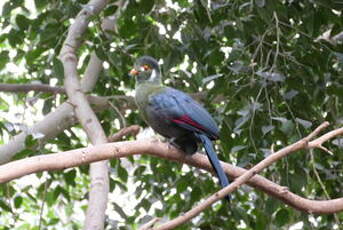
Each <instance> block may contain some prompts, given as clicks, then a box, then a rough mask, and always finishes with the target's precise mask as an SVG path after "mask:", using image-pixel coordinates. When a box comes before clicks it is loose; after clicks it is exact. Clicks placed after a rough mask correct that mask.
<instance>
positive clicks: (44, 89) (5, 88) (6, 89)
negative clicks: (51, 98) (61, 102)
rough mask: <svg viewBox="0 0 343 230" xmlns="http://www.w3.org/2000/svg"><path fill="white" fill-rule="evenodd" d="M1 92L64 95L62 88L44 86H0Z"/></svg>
mask: <svg viewBox="0 0 343 230" xmlns="http://www.w3.org/2000/svg"><path fill="white" fill-rule="evenodd" d="M0 91H1V92H14V93H27V92H30V91H37V92H43V93H53V94H57V93H65V90H64V88H62V87H55V86H50V85H46V84H0Z"/></svg>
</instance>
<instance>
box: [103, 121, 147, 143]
mask: <svg viewBox="0 0 343 230" xmlns="http://www.w3.org/2000/svg"><path fill="white" fill-rule="evenodd" d="M140 128H141V127H139V125H131V126H129V127H126V128H123V129H121V130H119V131H118V132H117V133H115V134H113V135H112V136H110V137H108V138H107V140H108V142H115V141H121V140H122V139H123V137H124V136H127V135H132V136H136V135H137V134H138V132H139V130H140Z"/></svg>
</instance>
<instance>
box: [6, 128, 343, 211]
mask: <svg viewBox="0 0 343 230" xmlns="http://www.w3.org/2000/svg"><path fill="white" fill-rule="evenodd" d="M337 135H343V131H341V132H340V133H339V134H338V133H337ZM314 141H315V140H314ZM310 143H311V142H310ZM291 146H293V147H294V144H293V145H291ZM293 147H292V148H293ZM287 148H289V147H287ZM142 153H146V154H150V155H153V156H156V157H161V158H165V159H167V160H172V161H176V162H180V163H186V164H188V165H192V166H194V167H198V168H202V169H205V170H207V171H210V172H213V171H212V170H213V169H212V166H211V164H210V163H209V161H208V159H207V157H206V156H205V155H203V154H198V153H197V154H195V155H193V156H188V155H185V154H184V153H182V152H181V151H179V150H177V149H175V148H173V147H171V146H170V145H168V144H164V143H161V142H159V141H124V142H116V143H108V144H103V145H97V146H91V147H87V148H82V149H75V150H71V151H67V152H61V153H55V154H47V155H40V156H34V157H30V158H26V159H22V160H18V161H13V162H10V163H7V164H5V165H2V166H0V183H5V182H8V181H10V180H13V179H15V178H19V177H21V176H24V175H28V174H30V173H37V172H42V171H51V170H63V169H66V168H70V167H76V166H79V165H83V164H89V163H91V162H95V161H100V160H105V159H110V158H120V157H127V156H130V155H134V154H142ZM222 165H223V168H224V170H225V172H226V173H227V174H228V175H229V176H230V177H233V178H237V177H239V176H241V175H243V174H244V173H246V172H247V170H245V169H243V168H239V167H236V166H232V165H230V164H227V163H223V162H222ZM248 185H251V186H253V187H255V188H258V189H260V190H262V191H264V192H266V193H268V194H269V195H271V196H273V197H275V198H277V199H279V200H281V201H283V202H285V203H286V204H288V205H290V206H292V207H294V208H296V209H298V210H300V211H303V212H308V213H316V214H329V213H335V212H339V211H343V198H339V199H333V200H327V201H316V200H309V199H305V198H302V197H300V196H298V195H296V194H293V193H292V192H290V191H288V190H287V188H285V187H283V186H280V185H277V184H275V183H273V182H271V181H269V180H268V179H266V178H264V177H262V176H259V175H255V176H253V177H252V178H251V179H250V180H249V181H248Z"/></svg>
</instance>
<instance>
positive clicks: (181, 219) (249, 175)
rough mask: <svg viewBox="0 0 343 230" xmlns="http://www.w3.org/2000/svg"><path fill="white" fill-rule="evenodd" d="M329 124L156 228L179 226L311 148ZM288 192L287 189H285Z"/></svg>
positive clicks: (158, 229) (270, 157) (165, 229)
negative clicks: (276, 164) (285, 159)
mask: <svg viewBox="0 0 343 230" xmlns="http://www.w3.org/2000/svg"><path fill="white" fill-rule="evenodd" d="M328 126H329V122H324V123H323V124H321V125H320V126H319V127H317V128H316V129H315V130H314V131H313V132H312V133H310V134H309V135H308V136H307V137H305V138H303V139H301V140H299V141H297V142H296V143H294V144H291V145H289V146H287V147H284V148H282V149H281V150H279V151H277V152H275V153H273V154H271V155H269V156H268V157H267V158H265V159H264V160H262V161H261V162H259V163H258V164H257V165H255V166H254V167H252V168H251V169H249V170H247V171H246V172H244V173H243V175H241V176H240V177H238V178H237V179H236V180H235V181H234V182H232V183H231V184H230V185H228V186H226V187H225V188H223V189H221V190H219V191H218V192H216V193H214V194H213V195H211V196H210V197H208V198H207V199H206V200H205V201H204V202H202V203H200V204H199V205H197V206H196V207H194V208H192V209H191V210H189V211H188V212H186V213H184V214H183V215H181V216H178V217H177V218H175V219H173V220H171V221H168V222H167V223H165V224H163V225H160V226H158V227H157V228H155V229H156V230H167V229H174V228H175V227H177V226H180V225H182V224H184V223H186V222H188V221H189V220H191V219H192V218H194V217H196V216H197V215H199V214H200V213H201V212H202V211H204V210H205V209H206V208H208V207H209V206H211V205H212V204H214V203H215V202H216V201H218V200H220V199H223V198H224V197H225V196H226V195H227V194H229V193H231V192H233V191H234V190H237V189H238V188H239V187H240V186H241V185H242V184H244V183H246V182H247V181H249V180H250V179H251V178H252V177H253V176H255V175H256V174H258V173H259V172H261V171H262V170H263V169H265V168H266V167H268V166H269V165H271V164H272V163H274V162H276V161H278V160H280V159H281V158H283V157H285V156H287V155H289V154H291V153H293V152H296V151H299V150H301V149H307V148H309V147H308V146H309V145H308V143H309V141H310V140H311V139H312V138H313V137H315V136H317V135H318V134H319V132H320V131H322V130H323V129H324V128H326V127H328ZM337 133H338V134H342V133H343V132H342V133H340V132H337ZM285 192H286V191H285Z"/></svg>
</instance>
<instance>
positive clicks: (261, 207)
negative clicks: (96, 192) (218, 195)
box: [0, 0, 343, 230]
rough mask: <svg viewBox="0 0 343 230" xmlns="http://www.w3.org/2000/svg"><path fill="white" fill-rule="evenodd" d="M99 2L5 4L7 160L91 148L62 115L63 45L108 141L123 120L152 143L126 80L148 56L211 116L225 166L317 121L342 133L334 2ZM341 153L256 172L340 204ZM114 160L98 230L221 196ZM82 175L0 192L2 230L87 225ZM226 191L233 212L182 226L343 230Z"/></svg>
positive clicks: (1, 54) (248, 194)
mask: <svg viewBox="0 0 343 230" xmlns="http://www.w3.org/2000/svg"><path fill="white" fill-rule="evenodd" d="M97 2H101V1H99V0H98V1H94V0H93V1H90V2H88V1H86V0H82V1H66V0H61V1H47V0H34V1H28V0H11V1H4V2H3V3H0V6H1V5H2V12H1V18H0V30H1V34H0V75H1V76H0V79H1V80H0V83H2V84H0V144H1V145H2V146H0V162H2V163H3V164H4V163H6V162H8V161H13V160H18V159H23V158H28V157H31V156H34V155H40V154H49V153H56V152H62V151H67V150H72V149H77V148H81V147H85V146H88V145H90V143H93V144H96V143H97V142H96V141H95V142H94V141H90V139H89V134H88V133H87V134H88V138H87V135H86V134H85V131H84V130H85V128H84V124H83V123H82V122H81V124H82V125H80V123H79V122H78V120H77V118H76V117H78V114H77V112H76V117H75V114H74V112H73V109H72V108H69V107H67V106H70V104H68V102H67V101H68V96H67V94H68V90H67V94H66V93H65V90H64V86H65V82H68V81H65V78H66V72H65V71H66V65H64V64H65V63H62V62H63V61H65V60H63V57H62V58H61V53H62V52H61V50H63V49H62V48H63V47H67V48H68V46H70V47H71V48H75V49H76V50H77V51H76V57H77V72H76V74H77V75H78V76H80V79H82V81H81V85H82V90H81V91H83V92H84V93H85V94H86V95H87V98H88V100H89V101H90V103H91V104H92V108H93V109H94V111H96V115H97V118H98V120H99V122H100V124H101V126H102V129H103V130H104V133H105V135H106V136H111V135H113V134H115V133H117V132H118V131H119V130H121V129H123V128H125V127H128V126H130V125H139V126H141V127H143V128H144V131H142V130H141V132H140V133H139V134H138V136H137V138H138V139H141V138H143V139H144V138H145V137H146V136H151V135H152V134H151V133H150V132H148V130H147V129H145V128H146V125H145V124H144V122H143V120H142V119H141V117H140V116H139V114H138V113H137V110H136V107H135V104H134V102H133V99H132V95H133V94H134V91H133V89H134V79H132V78H130V77H129V76H128V72H129V71H130V69H131V68H132V66H133V63H134V61H135V59H136V58H137V57H139V56H142V55H150V56H153V57H155V58H156V59H157V60H159V62H160V64H161V69H162V73H163V76H164V83H165V84H166V85H169V86H172V87H174V88H177V89H180V90H183V91H185V92H187V93H189V94H191V95H192V96H194V97H195V98H196V99H197V100H199V101H201V103H203V104H204V106H205V107H206V108H207V109H208V110H209V111H210V113H211V114H212V115H213V117H214V118H215V120H216V121H217V123H218V125H219V127H220V141H218V142H216V149H217V151H218V153H219V154H218V155H219V158H220V159H221V160H222V161H224V162H227V163H230V164H233V165H237V166H239V167H242V168H246V169H249V168H251V167H252V166H253V165H255V164H257V163H258V162H260V161H261V160H263V159H264V158H266V157H268V156H270V155H271V154H273V153H274V152H276V151H277V150H279V149H281V148H282V147H285V146H288V145H290V144H292V143H294V142H296V141H297V140H299V139H301V138H303V137H305V136H306V135H308V134H309V133H310V132H311V131H313V130H314V129H315V128H316V127H317V126H319V125H320V124H321V123H323V122H324V121H328V122H330V124H331V126H330V129H335V128H340V127H342V124H343V115H342V111H343V101H342V100H343V75H342V73H343V29H342V28H343V20H342V18H343V17H342V9H343V3H342V2H341V1H334V0H332V1H331V0H328V1H324V0H313V1H291V0H285V1H280V0H276V1H271V0H256V1H250V0H239V1H224V0H217V1H211V0H179V1H173V0H155V1H152V0H129V1H121V0H118V1H108V2H106V1H103V2H104V3H103V7H102V5H101V4H97ZM81 11H83V12H87V13H89V14H90V15H91V16H90V17H89V19H88V18H87V19H86V20H85V23H88V25H87V29H86V31H85V32H84V33H83V34H82V36H81V37H77V38H76V39H75V41H76V42H80V46H79V45H75V44H69V43H66V42H65V41H66V39H68V31H69V30H71V28H72V25H75V24H76V26H78V24H77V23H79V21H78V20H77V19H76V18H77V17H82V15H80V14H79V12H81ZM85 15H86V14H85ZM86 16H87V15H86ZM86 16H85V17H86ZM74 45H75V46H74ZM70 59H72V58H70ZM68 60H69V59H68ZM67 74H68V73H67ZM90 78H92V79H94V82H92V81H90V80H89V79H90ZM92 84H93V85H92ZM20 87H22V88H20ZM34 87H36V88H34ZM44 87H46V88H44ZM9 92H10V93H9ZM66 102H67V103H66ZM63 111H69V112H68V113H66V114H64V115H62V113H63ZM54 114H55V115H54ZM54 116H55V117H54ZM78 118H79V117H78ZM48 119H50V120H48ZM79 119H80V118H79ZM86 123H87V122H86ZM131 128H132V127H131ZM137 132H138V130H137V127H133V128H132V130H131V131H130V132H129V134H126V136H125V137H124V139H126V140H133V139H134V138H135V136H136V134H137ZM131 134H132V135H131ZM13 137H14V139H13ZM120 139H121V138H120ZM120 139H119V138H117V139H116V138H114V139H113V140H115V141H118V140H120ZM342 150H343V138H342V137H336V138H334V139H332V140H330V141H328V142H326V143H325V149H324V150H323V149H313V150H302V151H298V152H296V153H293V154H292V155H290V156H287V157H285V158H283V159H281V160H279V161H278V162H276V163H275V164H273V165H271V166H270V167H268V168H267V169H265V170H264V171H263V172H261V173H260V174H259V175H261V176H263V177H265V178H268V179H269V180H271V181H273V182H274V183H276V184H279V185H281V186H285V187H287V188H288V190H289V191H291V192H292V193H295V194H297V195H299V196H302V197H304V198H308V199H315V200H329V199H333V198H340V197H342V196H343V181H342V180H341V178H342V177H343V168H342V161H343V155H342ZM328 152H330V153H332V154H331V155H330V154H327V153H328ZM109 165H110V169H109V172H110V174H109V175H110V176H109V200H108V205H107V211H106V218H105V223H104V225H105V229H117V228H118V229H138V228H139V227H140V226H141V225H142V224H144V223H146V222H147V221H148V220H150V219H151V218H153V217H161V218H162V220H168V219H171V218H175V217H177V216H179V215H181V214H182V213H184V212H186V211H187V210H189V209H191V208H192V207H194V206H195V205H196V204H197V203H198V202H199V201H201V200H202V199H204V198H206V197H207V196H209V195H211V194H213V193H214V192H216V191H217V190H219V186H217V183H216V182H217V181H216V179H215V178H214V177H213V176H212V175H211V174H210V173H208V172H205V171H203V170H199V169H198V168H196V167H191V166H188V165H186V164H181V163H175V162H172V161H169V160H166V159H161V158H158V157H153V156H149V155H144V154H143V155H140V156H130V157H127V158H123V159H120V160H116V159H114V160H111V161H110V163H109ZM0 167H1V166H0ZM90 171H92V170H90V167H89V166H88V165H83V166H80V167H76V168H69V169H65V170H62V171H48V172H41V173H37V174H33V175H30V176H25V177H23V178H21V179H17V180H13V181H11V182H8V183H5V184H1V185H0V215H1V218H0V229H1V230H5V229H61V228H64V229H80V228H82V227H83V226H84V225H85V218H86V217H85V213H86V210H87V206H88V197H89V196H88V194H89V190H90V183H91V180H92V178H91V177H90ZM231 196H232V200H231V203H230V204H227V203H226V202H217V203H216V204H215V205H213V206H211V207H209V208H207V209H206V210H205V211H204V212H202V213H201V214H200V215H199V216H197V217H196V218H194V219H193V220H192V221H191V222H188V223H186V224H184V225H182V226H180V227H178V229H242V230H243V229H244V230H249V229H254V230H259V229H261V230H264V229H323V230H324V229H341V228H342V227H341V224H340V223H341V222H343V215H342V212H340V213H336V214H327V215H324V214H321V215H319V214H308V213H305V212H300V211H297V210H295V209H294V208H293V207H291V206H288V205H287V204H285V203H284V202H282V201H281V200H279V199H276V198H275V197H271V196H270V195H268V194H267V193H265V192H264V191H261V190H259V189H257V188H252V187H250V186H247V185H244V186H242V187H240V188H239V189H238V190H237V191H235V192H233V193H232V194H231Z"/></svg>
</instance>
